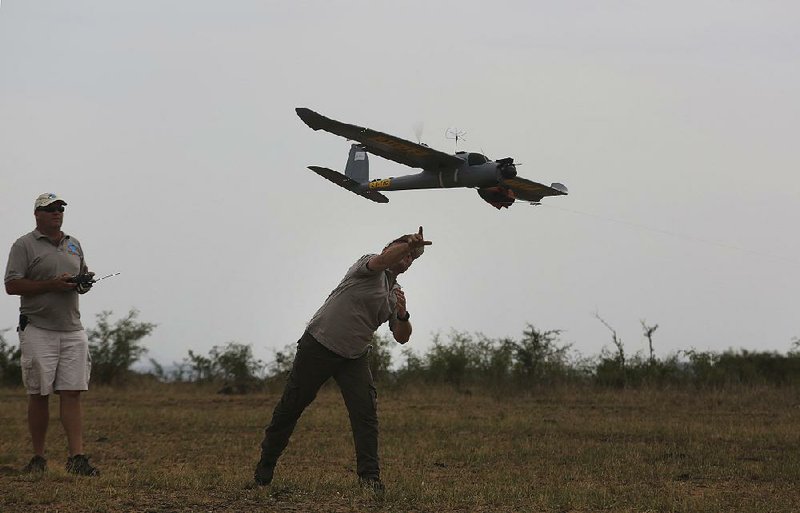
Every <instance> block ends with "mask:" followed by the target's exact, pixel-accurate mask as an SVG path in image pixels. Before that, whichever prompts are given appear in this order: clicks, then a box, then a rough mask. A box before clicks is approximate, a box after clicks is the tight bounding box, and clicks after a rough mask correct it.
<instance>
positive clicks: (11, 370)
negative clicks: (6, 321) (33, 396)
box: [0, 328, 22, 387]
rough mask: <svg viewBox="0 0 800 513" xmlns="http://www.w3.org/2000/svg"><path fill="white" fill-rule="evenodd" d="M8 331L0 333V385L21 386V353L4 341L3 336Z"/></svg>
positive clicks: (17, 348)
mask: <svg viewBox="0 0 800 513" xmlns="http://www.w3.org/2000/svg"><path fill="white" fill-rule="evenodd" d="M9 329H10V328H7V329H4V330H2V331H0V385H2V386H8V387H13V386H19V385H21V384H22V367H21V366H20V361H19V359H20V352H21V351H20V349H19V347H18V346H17V347H15V346H12V345H11V344H9V343H8V342H7V341H6V339H5V336H4V335H3V334H4V333H5V332H7V331H9Z"/></svg>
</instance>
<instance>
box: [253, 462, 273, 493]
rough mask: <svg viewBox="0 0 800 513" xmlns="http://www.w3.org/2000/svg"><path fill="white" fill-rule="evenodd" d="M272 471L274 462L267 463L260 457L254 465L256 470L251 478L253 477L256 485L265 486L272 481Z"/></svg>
mask: <svg viewBox="0 0 800 513" xmlns="http://www.w3.org/2000/svg"><path fill="white" fill-rule="evenodd" d="M274 473H275V464H274V463H268V462H266V461H264V460H263V459H262V460H259V462H258V465H256V471H255V474H254V475H253V479H255V481H256V484H257V485H258V486H267V485H268V484H270V483H271V482H272V475H273V474H274Z"/></svg>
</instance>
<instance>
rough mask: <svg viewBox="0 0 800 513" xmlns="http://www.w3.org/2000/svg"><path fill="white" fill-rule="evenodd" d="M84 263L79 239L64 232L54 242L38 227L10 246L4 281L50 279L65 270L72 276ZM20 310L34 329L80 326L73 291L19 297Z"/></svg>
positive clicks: (79, 316) (73, 329)
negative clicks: (61, 236)
mask: <svg viewBox="0 0 800 513" xmlns="http://www.w3.org/2000/svg"><path fill="white" fill-rule="evenodd" d="M85 265H86V263H85V261H84V258H83V249H82V248H81V243H80V242H78V239H76V238H74V237H71V236H69V235H64V237H63V238H62V239H61V241H59V243H58V244H54V243H53V242H52V241H51V240H50V239H49V238H48V237H47V236H46V235H44V234H43V233H41V232H39V230H33V231H32V232H30V233H28V234H26V235H23V236H22V237H20V238H19V239H17V241H16V242H15V243H14V245H13V246H11V252H10V253H9V255H8V265H7V266H6V276H5V281H4V283H8V282H9V281H12V280H19V279H22V278H25V279H28V280H39V281H41V280H52V279H53V278H56V277H58V276H60V275H62V274H64V273H68V274H72V275H75V274H78V273H79V272H80V270H81V266H85ZM19 313H20V314H22V315H26V316H28V322H30V323H31V324H32V325H34V326H36V327H37V328H42V329H45V330H58V331H75V330H81V329H83V326H82V325H81V314H80V311H79V309H78V293H77V292H75V291H74V290H70V291H65V292H45V293H44V294H35V295H32V296H21V297H20V307H19Z"/></svg>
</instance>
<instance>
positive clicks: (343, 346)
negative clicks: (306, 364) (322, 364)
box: [307, 255, 400, 358]
mask: <svg viewBox="0 0 800 513" xmlns="http://www.w3.org/2000/svg"><path fill="white" fill-rule="evenodd" d="M373 256H374V255H364V256H363V257H361V258H360V259H358V261H357V262H356V263H355V264H353V265H352V266H351V267H350V269H349V270H348V271H347V273H346V274H345V276H344V278H343V279H342V281H341V283H339V285H338V286H337V287H336V288H335V289H333V292H331V293H330V295H329V296H328V299H326V300H325V303H324V304H323V305H322V306H321V307H320V309H319V310H317V313H315V314H314V316H313V317H312V318H311V320H310V321H309V323H308V328H307V331H308V332H309V333H310V334H311V336H313V337H314V338H315V339H316V340H317V342H319V343H320V344H322V345H323V346H325V347H327V348H328V349H330V350H331V351H333V352H334V353H336V354H338V355H340V356H344V357H345V358H358V357H360V356H362V355H363V354H364V353H366V352H367V351H368V350H369V348H370V343H371V342H372V334H373V333H375V330H377V329H378V327H379V326H380V325H381V324H383V323H384V322H386V321H389V327H390V328H391V327H392V326H394V322H395V321H396V319H397V317H396V313H395V307H396V305H397V297H396V296H395V294H394V292H393V291H394V290H395V289H400V285H399V284H398V283H396V282H395V281H394V279H393V278H392V275H391V273H389V272H387V271H373V270H371V269H370V268H369V267H367V262H369V259H370V258H372V257H373Z"/></svg>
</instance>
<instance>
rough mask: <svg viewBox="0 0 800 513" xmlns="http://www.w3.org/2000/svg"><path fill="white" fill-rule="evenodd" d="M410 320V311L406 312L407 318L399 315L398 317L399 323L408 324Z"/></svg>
mask: <svg viewBox="0 0 800 513" xmlns="http://www.w3.org/2000/svg"><path fill="white" fill-rule="evenodd" d="M410 318H411V313H410V312H409V311H408V310H406V315H405V317H400V316H399V315H398V316H397V320H398V321H403V322H408V320H409V319H410Z"/></svg>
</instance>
